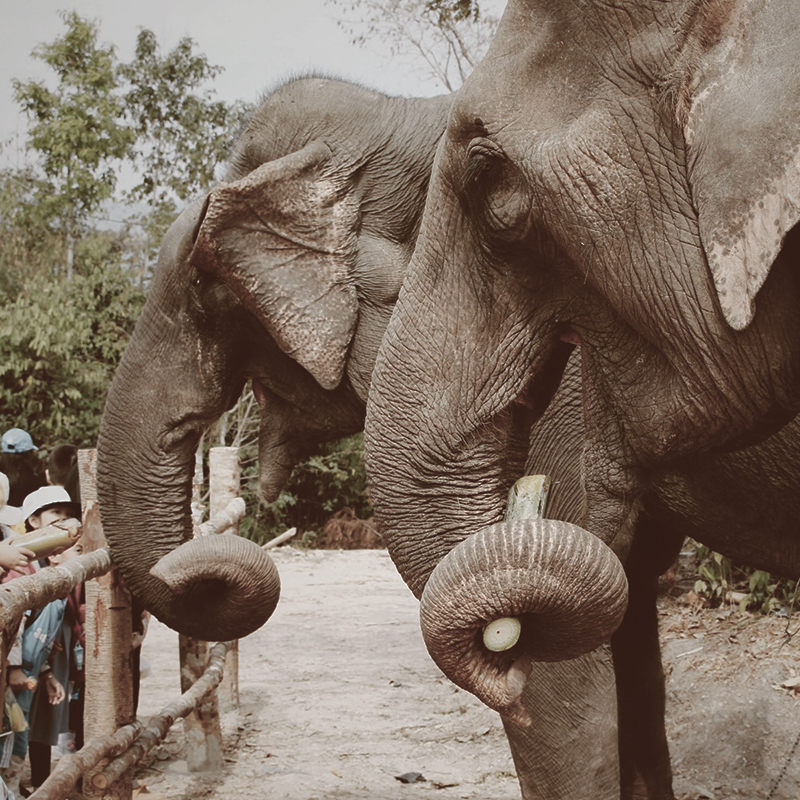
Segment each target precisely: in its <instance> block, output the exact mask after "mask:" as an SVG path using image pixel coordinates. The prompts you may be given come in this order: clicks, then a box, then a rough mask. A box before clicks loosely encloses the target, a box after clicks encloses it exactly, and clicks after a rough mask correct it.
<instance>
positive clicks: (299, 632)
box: [137, 547, 800, 800]
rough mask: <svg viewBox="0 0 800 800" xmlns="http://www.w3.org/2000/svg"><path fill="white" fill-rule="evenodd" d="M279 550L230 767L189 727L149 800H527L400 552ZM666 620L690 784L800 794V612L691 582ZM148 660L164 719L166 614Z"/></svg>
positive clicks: (681, 783)
mask: <svg viewBox="0 0 800 800" xmlns="http://www.w3.org/2000/svg"><path fill="white" fill-rule="evenodd" d="M274 558H275V561H276V563H277V565H278V568H279V570H280V573H281V580H282V586H283V589H282V597H281V602H280V604H279V606H278V610H277V611H276V612H275V615H274V616H273V618H272V619H271V620H270V621H269V622H268V623H267V625H265V626H264V627H263V628H262V629H261V630H260V631H258V632H257V633H255V634H253V635H252V636H250V637H248V638H247V639H246V640H243V641H242V642H241V643H240V648H241V649H240V678H239V680H240V695H241V707H240V709H239V710H238V711H235V710H232V711H226V712H225V713H223V715H222V723H223V735H224V741H225V753H224V756H225V758H224V766H223V768H222V770H220V771H219V772H215V773H193V774H190V773H189V772H188V770H187V768H186V762H185V760H183V750H182V745H183V734H182V723H179V724H178V725H177V726H176V727H175V728H174V729H173V733H172V734H171V736H170V738H169V740H168V741H167V742H166V743H165V745H164V746H162V747H161V748H159V750H158V751H157V752H156V754H155V755H154V757H152V758H151V759H150V761H149V762H148V763H147V764H146V765H145V766H143V767H142V768H140V769H139V772H138V776H137V792H138V795H139V796H140V797H141V798H142V800H144V798H148V800H162V799H163V800H200V799H201V798H215V799H216V798H219V799H220V800H221V799H222V798H226V800H227V798H236V800H264V798H269V800H322V798H325V799H326V800H333V799H340V800H357V799H358V800H361V799H362V798H370V800H399V799H400V798H403V799H406V798H420V797H423V798H424V797H435V798H436V799H437V800H450V798H476V799H477V798H480V799H481V800H512V798H513V799H514V800H518V798H519V796H520V794H519V788H518V784H517V781H516V778H515V775H514V766H513V763H512V760H511V756H510V754H509V751H508V746H507V744H506V741H505V737H504V735H503V730H502V725H501V723H500V719H499V717H498V716H497V715H496V714H495V713H494V712H492V711H489V710H488V709H487V708H485V707H484V706H482V705H481V704H480V703H479V702H478V701H477V700H476V699H475V698H474V697H472V695H470V694H468V693H466V692H463V691H461V690H460V689H458V688H456V687H455V686H453V685H452V684H450V683H449V681H447V680H446V679H445V678H444V677H443V676H442V675H441V673H440V672H439V671H438V669H437V668H436V667H435V666H434V664H433V663H432V662H431V660H430V658H429V657H428V655H427V652H426V651H425V648H424V645H423V643H422V637H421V635H420V633H419V626H418V622H417V602H416V600H415V599H414V598H413V596H412V595H411V593H410V592H409V591H408V589H407V588H406V586H405V584H404V583H403V582H402V580H401V579H400V577H399V575H398V574H397V572H396V571H395V569H394V566H393V565H392V562H391V561H390V559H389V557H388V556H387V554H386V552H385V551H381V550H356V551H300V550H295V549H292V548H289V547H284V548H282V549H280V550H278V551H276V552H275V553H274ZM660 614H661V629H662V641H663V642H664V656H665V664H666V669H667V673H668V700H667V702H668V709H669V713H668V731H669V737H670V746H671V750H672V757H673V765H674V767H673V768H674V772H675V788H676V793H677V795H678V796H679V797H684V798H686V800H690V798H691V800H699V799H700V798H710V799H711V800H725V798H751V799H753V800H754V799H755V798H776V799H777V798H795V799H797V798H800V753H798V754H795V752H794V751H795V749H797V750H800V747H798V746H797V742H798V737H800V713H799V712H800V705H798V703H800V700H798V697H797V696H796V694H795V689H794V688H792V684H793V683H795V682H796V683H797V684H798V685H800V679H798V680H796V681H793V680H792V679H793V678H796V677H797V675H798V673H800V664H798V644H797V642H796V641H795V640H788V639H787V636H786V630H787V620H786V619H785V618H779V617H771V618H763V617H752V616H749V615H744V616H743V615H741V614H738V613H737V614H729V613H726V612H724V611H723V612H720V611H719V610H716V611H714V610H708V609H705V610H700V611H697V610H695V609H693V608H692V607H691V606H689V605H687V604H686V602H685V595H683V596H681V592H680V590H679V589H677V588H676V589H673V591H672V595H671V596H670V595H667V596H665V597H663V598H662V601H661V610H660ZM797 627H800V620H794V621H791V625H790V630H795V629H796V628H797ZM143 656H144V658H145V660H146V661H148V662H149V664H150V668H151V669H150V674H149V675H147V676H146V677H145V678H144V679H143V680H142V695H141V702H140V708H139V711H140V715H141V716H147V715H149V714H151V713H155V712H156V711H158V710H160V709H161V708H162V707H163V706H165V705H167V704H168V703H169V702H170V701H171V700H172V699H174V697H175V696H176V695H177V694H178V692H179V689H178V686H179V678H178V664H177V635H176V634H174V633H173V632H172V631H170V630H169V629H167V628H165V627H164V626H162V625H160V624H158V623H157V622H154V623H153V624H152V625H151V629H150V631H149V632H148V635H147V639H146V640H145V644H144V647H143ZM782 684H787V686H783V685H782ZM401 778H402V781H401V780H400V779H401ZM409 781H410V782H409Z"/></svg>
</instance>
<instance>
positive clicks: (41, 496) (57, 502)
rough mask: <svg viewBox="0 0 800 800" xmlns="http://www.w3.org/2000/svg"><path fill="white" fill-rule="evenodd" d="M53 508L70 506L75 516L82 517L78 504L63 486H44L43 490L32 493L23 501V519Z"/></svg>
mask: <svg viewBox="0 0 800 800" xmlns="http://www.w3.org/2000/svg"><path fill="white" fill-rule="evenodd" d="M53 506H69V507H70V508H71V509H72V512H73V514H75V516H79V515H80V512H79V511H78V504H77V503H74V502H73V501H72V498H71V497H70V496H69V493H68V492H67V490H66V489H65V488H64V487H63V486H42V488H41V489H37V490H36V491H35V492H31V493H30V494H29V495H28V496H27V497H26V498H25V499H24V500H23V501H22V519H28V517H31V516H33V515H34V514H38V513H39V512H40V511H44V510H45V509H46V508H52V507H53Z"/></svg>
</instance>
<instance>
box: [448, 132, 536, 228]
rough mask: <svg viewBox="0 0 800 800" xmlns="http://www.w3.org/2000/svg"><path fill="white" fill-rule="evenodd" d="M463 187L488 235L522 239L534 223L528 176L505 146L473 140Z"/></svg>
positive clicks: (473, 214)
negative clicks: (532, 220)
mask: <svg viewBox="0 0 800 800" xmlns="http://www.w3.org/2000/svg"><path fill="white" fill-rule="evenodd" d="M467 156H468V158H467V163H466V166H465V168H464V172H463V173H462V181H461V189H462V198H463V202H464V204H465V205H466V206H467V207H468V209H469V214H470V216H471V218H472V219H474V220H475V221H476V222H478V223H479V225H480V227H481V228H482V229H483V235H484V237H485V238H491V239H495V240H498V239H499V240H501V241H505V242H508V243H510V242H512V241H519V240H520V239H521V238H523V237H524V236H525V235H526V233H527V231H528V229H529V227H530V225H529V223H530V211H531V199H530V192H529V190H528V187H527V184H526V182H525V180H524V177H523V175H522V173H521V171H520V170H519V168H518V167H516V166H515V165H514V164H513V163H512V162H511V161H510V159H509V158H508V157H507V156H506V154H505V153H504V152H503V150H502V148H501V147H500V146H499V145H497V144H495V143H494V142H492V141H491V140H487V139H480V140H473V142H471V143H470V145H469V148H468V151H467Z"/></svg>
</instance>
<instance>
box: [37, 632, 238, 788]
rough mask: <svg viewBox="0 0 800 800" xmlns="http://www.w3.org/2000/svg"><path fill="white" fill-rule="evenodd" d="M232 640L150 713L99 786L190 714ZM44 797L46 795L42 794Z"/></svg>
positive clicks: (214, 679)
mask: <svg viewBox="0 0 800 800" xmlns="http://www.w3.org/2000/svg"><path fill="white" fill-rule="evenodd" d="M229 644H230V643H229V642H220V643H219V644H216V645H214V647H212V648H211V658H210V659H209V662H208V666H207V667H206V670H205V672H204V673H203V676H202V677H201V678H199V679H198V680H197V682H196V683H195V684H194V685H193V686H192V688H191V689H189V690H188V691H186V692H184V693H183V694H182V695H181V696H180V697H179V698H178V699H177V700H176V701H175V702H174V703H170V705H168V706H166V707H165V708H164V709H163V710H162V711H161V713H159V714H157V715H156V716H155V717H151V718H150V720H149V721H148V723H147V728H146V729H145V730H144V731H143V732H142V733H141V735H140V736H139V737H138V738H137V740H136V741H135V742H134V743H133V744H132V745H131V746H130V747H129V748H128V749H127V751H126V752H125V753H123V754H122V755H120V756H119V757H118V758H115V759H113V760H112V761H110V762H109V763H108V764H107V765H106V767H105V769H104V770H103V771H102V772H98V773H97V774H96V775H95V776H94V777H93V778H92V783H93V784H94V785H95V786H96V787H97V788H98V789H105V788H106V787H107V786H109V785H110V784H112V783H113V782H114V781H115V780H117V778H119V776H120V775H122V774H123V773H124V772H125V771H126V770H127V769H129V768H130V767H132V766H133V765H134V764H138V763H139V762H140V761H141V760H142V759H143V758H144V757H145V756H146V755H147V754H148V753H149V752H150V751H151V750H152V749H153V748H154V747H155V746H156V745H157V744H158V743H159V742H161V741H163V740H164V738H165V737H166V735H167V733H168V731H169V729H170V728H171V727H172V726H173V724H174V723H175V720H177V719H181V718H182V717H186V716H188V715H189V714H190V713H191V712H192V710H193V709H195V708H196V707H197V706H198V705H199V703H200V701H201V700H202V699H203V698H204V697H205V696H206V695H207V694H208V693H209V692H210V691H212V690H213V689H214V688H216V686H217V685H218V684H219V682H220V681H221V680H222V675H223V672H224V670H225V654H226V653H227V652H228V645H229ZM43 800H44V798H43Z"/></svg>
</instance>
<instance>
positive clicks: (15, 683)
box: [8, 667, 28, 692]
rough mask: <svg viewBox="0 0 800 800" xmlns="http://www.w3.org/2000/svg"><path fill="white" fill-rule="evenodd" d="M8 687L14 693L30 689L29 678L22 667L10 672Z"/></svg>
mask: <svg viewBox="0 0 800 800" xmlns="http://www.w3.org/2000/svg"><path fill="white" fill-rule="evenodd" d="M8 685H9V686H10V687H11V691H12V692H21V691H23V690H24V689H27V688H28V676H27V675H26V674H25V673H24V672H23V671H22V669H21V668H20V667H14V668H13V669H10V670H9V671H8Z"/></svg>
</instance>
